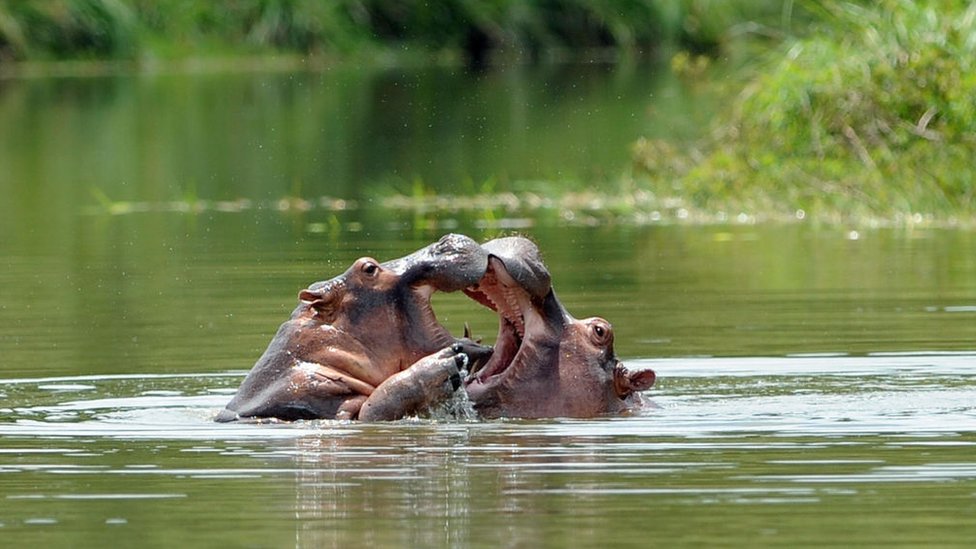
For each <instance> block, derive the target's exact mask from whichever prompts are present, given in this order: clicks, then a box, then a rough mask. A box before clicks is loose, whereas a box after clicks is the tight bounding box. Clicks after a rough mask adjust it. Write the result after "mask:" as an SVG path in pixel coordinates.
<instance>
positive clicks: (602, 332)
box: [590, 321, 611, 345]
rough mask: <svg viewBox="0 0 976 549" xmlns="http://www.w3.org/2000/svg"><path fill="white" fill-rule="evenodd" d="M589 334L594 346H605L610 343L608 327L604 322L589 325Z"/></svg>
mask: <svg viewBox="0 0 976 549" xmlns="http://www.w3.org/2000/svg"><path fill="white" fill-rule="evenodd" d="M590 333H591V335H592V339H593V343H594V344H596V345H606V344H607V343H608V342H609V341H610V337H611V335H610V325H609V324H607V323H606V322H600V321H596V322H593V323H592V324H590Z"/></svg>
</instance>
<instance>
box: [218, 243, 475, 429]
mask: <svg viewBox="0 0 976 549" xmlns="http://www.w3.org/2000/svg"><path fill="white" fill-rule="evenodd" d="M486 266H487V255H486V252H485V251H484V250H483V249H482V248H481V247H480V246H478V244H477V243H476V242H474V241H473V240H471V239H470V238H468V237H466V236H463V235H446V236H444V237H443V238H441V239H440V240H439V241H438V242H436V243H434V244H431V245H429V246H427V247H425V248H423V249H421V250H418V251H417V252H414V253H413V254H410V255H408V256H406V257H403V258H400V259H397V260H393V261H388V262H386V263H382V264H380V263H377V262H376V261H375V260H373V259H371V258H368V257H364V258H361V259H358V260H357V261H356V262H355V263H353V265H352V266H351V267H350V268H349V269H348V270H347V271H346V272H345V273H343V274H341V275H339V276H337V277H335V278H333V279H331V280H327V281H324V282H317V283H315V284H313V285H311V286H309V287H308V288H307V289H305V290H302V292H301V293H300V294H299V300H300V303H299V305H298V307H296V308H295V310H294V311H293V312H292V314H291V318H289V320H288V321H287V322H285V323H284V324H282V325H281V327H280V328H279V329H278V333H277V335H275V337H274V339H273V340H272V341H271V343H270V344H269V345H268V348H267V350H265V352H264V354H263V355H262V356H261V358H260V359H259V360H258V361H257V363H256V364H255V365H254V367H253V368H252V369H251V371H250V372H249V373H248V375H247V377H246V378H245V379H244V381H243V382H242V383H241V386H240V388H239V389H238V391H237V394H236V395H235V396H234V398H233V399H232V400H231V401H230V403H228V404H227V406H226V408H225V409H224V410H222V411H221V412H220V413H219V414H218V415H217V417H216V420H217V421H220V422H225V421H234V420H238V419H241V418H257V417H273V418H278V419H285V420H292V419H314V418H327V419H332V418H336V419H367V420H374V419H375V420H379V419H397V418H399V417H403V416H404V415H407V414H411V413H414V412H415V411H417V410H419V409H423V408H427V407H430V406H431V405H433V404H434V403H436V401H437V400H439V399H443V398H446V397H448V396H450V394H451V393H452V392H453V390H454V389H456V388H457V386H458V384H459V383H460V381H461V380H460V375H459V370H458V366H459V365H460V366H464V365H466V364H467V362H468V360H469V359H468V354H467V353H468V352H477V353H481V354H484V349H485V348H482V347H480V346H474V344H473V343H470V342H460V343H459V342H456V340H455V339H454V338H453V337H452V336H451V335H450V333H448V331H447V330H446V329H445V328H444V327H443V326H441V325H440V324H439V323H438V322H437V318H436V317H435V316H434V312H433V309H432V308H431V305H430V296H431V294H433V292H434V291H445V292H452V291H457V290H460V289H462V288H465V287H469V286H471V285H473V284H476V283H477V282H478V281H479V280H480V279H481V278H482V277H483V275H484V273H485V269H486Z"/></svg>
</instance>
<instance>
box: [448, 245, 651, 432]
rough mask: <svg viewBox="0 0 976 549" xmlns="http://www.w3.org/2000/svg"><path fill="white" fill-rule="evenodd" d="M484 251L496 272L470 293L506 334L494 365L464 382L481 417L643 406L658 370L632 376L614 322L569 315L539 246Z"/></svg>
mask: <svg viewBox="0 0 976 549" xmlns="http://www.w3.org/2000/svg"><path fill="white" fill-rule="evenodd" d="M482 247H483V248H484V249H485V251H486V252H487V253H488V269H487V271H486V273H485V276H484V277H483V278H482V280H481V281H480V282H479V283H478V285H477V286H474V287H471V288H466V289H465V293H466V294H468V296H470V297H471V298H473V299H475V300H476V301H478V302H480V303H482V304H483V305H485V306H487V307H489V308H491V309H492V310H494V311H496V312H497V313H498V316H499V329H498V340H497V341H496V343H495V348H494V353H493V354H492V356H491V358H490V359H488V360H487V361H486V363H485V364H484V366H483V367H481V368H480V369H478V370H477V371H475V369H472V372H471V374H470V375H469V376H468V377H467V378H466V379H465V381H464V386H465V389H466V391H467V393H468V398H469V399H470V400H471V401H472V403H473V405H474V408H475V410H477V411H478V413H479V414H480V415H481V416H483V417H487V418H497V417H520V418H542V417H593V416H598V415H605V414H619V413H622V412H626V411H628V410H633V409H635V408H638V407H640V405H641V397H640V394H639V393H640V391H643V390H645V389H647V388H649V387H650V386H651V385H653V384H654V379H655V374H654V371H653V370H650V369H644V370H638V371H631V370H629V369H627V368H626V367H625V366H624V365H623V364H622V363H621V362H620V361H619V360H617V357H616V355H615V354H614V350H613V329H612V327H611V326H610V323H609V322H607V321H606V320H604V319H602V318H598V317H593V318H586V319H582V320H577V319H576V318H574V317H573V316H572V315H570V314H569V312H568V311H567V310H566V309H565V308H564V307H563V305H562V304H561V303H560V302H559V300H558V299H557V298H556V294H555V293H554V292H553V290H552V283H551V277H550V275H549V271H548V270H547V269H546V266H545V264H544V263H543V262H542V258H541V256H540V254H539V249H538V248H537V247H536V246H535V244H534V243H532V242H531V241H530V240H527V239H525V238H522V237H509V238H500V239H496V240H492V241H490V242H487V243H485V244H484V245H482Z"/></svg>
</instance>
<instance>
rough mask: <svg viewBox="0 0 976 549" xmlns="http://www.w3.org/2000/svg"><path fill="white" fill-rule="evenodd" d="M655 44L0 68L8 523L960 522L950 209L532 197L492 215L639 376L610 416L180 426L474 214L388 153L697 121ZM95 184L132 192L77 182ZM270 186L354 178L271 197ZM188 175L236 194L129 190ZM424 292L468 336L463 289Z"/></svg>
mask: <svg viewBox="0 0 976 549" xmlns="http://www.w3.org/2000/svg"><path fill="white" fill-rule="evenodd" d="M655 74H656V73H651V72H647V71H643V70H641V69H640V68H629V69H618V70H610V69H607V68H592V67H591V68H589V69H586V68H583V69H580V68H576V69H562V70H550V69H547V70H544V71H541V74H533V73H532V72H531V71H527V70H526V71H521V72H520V71H514V70H513V71H507V72H501V73H493V74H490V75H467V76H465V75H463V74H457V73H454V72H452V71H451V70H449V69H436V70H435V69H425V70H421V71H417V72H411V71H387V72H384V71H379V72H377V73H359V72H355V71H346V72H342V71H340V72H339V73H338V74H332V73H327V74H319V73H313V74H260V73H259V74H223V75H158V76H143V77H127V76H120V77H112V78H105V79H80V80H79V79H42V80H35V81H5V82H0V127H3V128H5V131H4V132H3V135H0V166H2V169H0V191H2V193H3V200H2V201H0V261H2V269H0V356H2V357H3V361H2V363H0V539H2V540H3V543H4V545H5V546H6V545H9V546H30V545H38V544H44V545H56V546H66V545H70V546H105V545H107V544H112V545H121V546H131V545H137V544H138V545H144V546H176V545H185V546H214V545H218V544H219V545H221V546H270V547H280V546H290V545H295V546H334V547H360V546H369V545H373V546H454V547H482V546H484V547H497V546H520V547H521V546H543V547H591V546H647V545H651V544H659V545H662V546H713V545H740V546H756V545H764V546H796V545H816V546H822V545H828V544H834V545H886V546H891V545H903V546H920V545H922V546H947V547H949V546H959V547H962V546H970V545H971V544H972V541H973V540H974V539H976V448H974V446H976V404H974V402H976V344H974V337H976V254H974V251H976V238H974V235H973V233H971V232H966V231H952V230H935V229H932V230H928V229H917V228H916V229H865V228H862V227H857V228H855V227H843V226H841V227H824V226H820V227H818V226H814V225H810V224H802V223H801V224H796V225H791V226H762V225H760V226H755V225H748V224H746V225H738V224H731V225H727V226H682V225H658V226H646V227H633V226H627V225H625V224H604V225H601V226H595V227H587V226H579V225H575V224H571V225H568V224H565V223H563V222H561V221H560V220H559V216H552V217H551V218H547V219H544V220H538V221H536V222H534V224H532V225H531V226H529V227H527V228H525V229H523V231H524V232H525V233H527V234H529V235H531V236H532V237H533V238H535V239H536V240H537V242H538V243H539V245H540V248H541V249H542V250H543V251H544V253H545V257H546V261H547V262H548V264H549V266H550V268H551V270H552V272H553V275H554V282H555V286H556V289H557V291H558V293H559V295H560V298H561V300H562V301H563V302H564V303H565V304H566V305H567V307H568V308H569V309H570V310H571V311H572V312H573V313H574V314H575V315H576V316H578V317H584V316H589V315H601V316H604V317H606V318H608V319H609V320H611V321H612V322H613V324H614V328H615V331H616V348H617V351H618V354H620V355H621V356H622V357H623V358H625V360H626V361H627V362H628V363H631V364H642V365H650V366H652V367H653V368H655V370H656V371H657V372H658V375H659V377H658V383H657V385H656V386H655V387H654V388H652V389H651V390H650V391H648V392H647V394H646V397H647V400H648V406H647V407H646V408H645V409H644V410H642V411H641V412H640V413H637V414H634V415H631V416H626V417H615V418H595V419H591V420H573V421H567V420H543V421H517V420H505V421H471V420H468V419H462V418H457V417H447V416H441V417H439V418H438V419H429V418H428V419H410V420H406V421H403V422H398V423H393V424H377V425H368V424H358V423H337V422H297V423H274V424H261V425H225V424H221V425H217V424H214V423H212V422H211V418H212V417H213V415H214V414H215V413H216V412H217V410H219V409H220V408H221V407H222V406H223V405H224V404H225V403H226V402H227V401H228V400H229V399H230V396H231V394H232V393H233V391H234V390H235V388H236V387H237V385H238V384H239V383H240V381H241V379H242V378H243V375H244V372H245V371H246V370H247V369H248V368H249V367H250V366H251V365H252V364H253V362H254V361H255V360H256V359H257V357H258V356H259V355H260V353H261V351H262V350H263V349H264V347H265V346H266V345H267V342H268V341H269V339H270V338H271V336H272V335H273V334H274V331H275V329H276V328H277V326H278V324H279V323H281V322H282V321H283V320H284V319H285V318H286V316H287V314H288V313H289V311H290V310H291V309H292V307H293V306H294V304H295V300H296V298H297V294H298V291H299V290H300V289H301V288H303V287H305V286H306V285H308V284H309V283H311V282H313V281H315V280H321V279H325V278H329V277H331V276H333V275H335V274H337V273H339V272H341V271H343V270H344V269H345V268H346V267H347V266H348V265H349V263H351V262H352V261H353V260H354V259H355V258H357V257H359V256H361V255H367V254H368V255H373V256H375V257H377V258H378V259H381V260H385V259H389V258H392V257H396V256H400V255H403V254H404V253H407V252H409V251H411V250H414V249H416V248H418V247H420V246H422V245H424V244H427V243H429V242H430V241H432V240H434V239H436V238H437V237H438V236H440V234H441V233H442V232H444V230H445V229H444V227H453V229H452V230H456V231H460V232H464V233H466V234H469V235H471V236H472V237H475V238H477V239H486V238H490V237H493V236H496V235H497V234H499V233H500V232H501V231H499V230H497V229H491V228H486V225H484V224H482V223H478V221H479V219H476V218H473V217H477V216H469V215H468V214H466V213H464V212H459V213H453V214H445V215H444V216H441V217H440V218H439V219H438V220H437V222H438V223H436V224H433V225H432V224H430V223H428V221H429V220H428V219H423V218H421V219H418V218H417V217H415V216H414V215H412V214H409V213H408V214H404V213H396V212H384V211H378V210H376V209H375V208H370V207H369V204H370V201H371V200H372V198H371V197H375V196H379V194H381V193H382V192H383V189H388V188H390V187H394V188H396V187H398V186H401V185H406V186H407V187H408V188H409V185H410V181H411V180H412V179H413V178H414V177H420V178H422V179H423V180H424V182H425V184H426V185H429V186H430V187H432V188H442V189H443V188H451V185H453V184H456V183H457V182H458V181H459V180H462V181H463V180H465V179H468V180H470V183H469V184H470V185H472V186H473V187H477V186H478V185H482V184H483V183H484V181H485V180H486V179H489V178H490V177H491V176H492V175H494V176H496V177H498V178H499V179H498V181H499V182H498V183H497V184H498V185H501V186H504V185H509V186H513V187H514V186H516V185H517V184H518V183H517V181H520V180H522V181H524V180H530V179H535V178H547V179H552V178H557V179H558V178H559V177H567V178H569V179H573V178H579V179H580V180H583V181H593V182H594V184H601V183H600V182H601V181H603V180H602V178H603V176H604V175H606V174H613V173H616V171H617V170H619V169H621V167H622V166H623V165H625V164H626V162H627V158H626V154H627V152H626V147H627V143H629V141H630V140H632V139H633V138H635V137H636V136H638V135H640V134H658V135H664V134H668V133H669V132H677V133H679V134H684V135H690V133H691V132H693V129H690V128H688V127H686V126H682V125H680V124H679V123H678V122H677V121H678V120H679V119H682V118H683V119H685V120H694V116H701V113H700V112H697V113H696V114H695V115H694V116H693V115H692V112H693V111H696V106H695V105H696V104H694V103H688V104H685V103H683V101H691V100H690V99H689V98H694V97H695V96H694V94H693V93H691V92H690V91H689V90H682V89H681V87H680V85H679V84H678V83H675V82H673V81H670V80H667V79H666V78H665V79H662V78H661V77H660V76H656V75H655ZM452 79H453V80H452ZM440 81H449V82H451V88H456V89H458V90H460V91H459V92H458V93H456V94H449V93H446V92H445V91H444V90H445V89H448V88H447V87H445V88H440V87H438V86H437V85H436V83H438V82H440ZM407 84H410V85H407ZM510 89H519V90H522V91H523V92H524V93H523V94H522V95H519V96H518V97H521V98H522V99H518V100H517V98H513V97H509V96H506V95H505V94H503V93H502V91H507V90H510ZM364 92H369V93H364ZM472 98H480V100H479V101H475V100H473V99H472ZM394 99H395V101H394ZM523 99H524V101H523ZM523 105H528V106H527V107H526V106H523ZM697 110H701V109H697ZM706 110H707V109H706ZM425 113H426V114H425ZM437 113H440V114H437ZM445 113H448V114H449V116H448V114H445ZM499 113H500V114H499ZM587 113H591V114H587ZM592 113H596V114H592ZM614 113H616V114H614ZM634 113H637V114H636V115H635V114H634ZM655 113H657V114H655ZM660 113H666V114H663V115H662V114H660ZM479 117H480V118H479ZM486 117H487V118H486ZM479 121H480V122H479ZM486 121H487V122H486ZM442 122H443V124H444V126H443V127H439V126H438V125H439V124H441V123H442ZM479 123H480V124H481V125H480V126H479ZM391 124H392V125H391ZM404 124H405V125H406V128H405V129H404V128H402V126H403V125H404ZM430 124H434V126H438V127H434V128H430V127H427V126H428V125H430ZM593 124H605V125H603V126H596V127H591V126H592V125H593ZM482 126H483V127H482ZM10 128H15V129H16V131H14V130H10ZM388 128H399V129H396V130H394V129H390V130H389V131H388V130H387V129H388ZM425 128H426V129H425ZM272 130H273V131H272ZM475 130H477V131H475ZM472 131H475V133H470V132H472ZM478 131H483V132H484V133H477V132H478ZM587 132H590V133H587ZM460 134H463V135H464V136H465V137H463V138H459V137H458V135H460ZM593 136H597V137H599V138H598V139H597V138H592V137H593ZM478 137H480V138H481V139H480V141H479V140H478V139H477V138H478ZM479 143H480V144H481V145H479ZM262 145H263V147H264V148H262ZM269 148H270V150H271V152H268V153H266V154H262V153H261V152H260V151H262V150H264V151H268V150H269ZM567 151H568V152H567ZM604 183H605V182H604ZM462 184H463V183H462ZM93 189H98V190H99V191H100V192H102V193H104V194H105V195H106V196H108V197H109V198H110V199H111V200H113V201H131V203H132V204H135V203H139V204H144V205H148V206H151V207H148V208H145V209H146V210H148V211H142V210H141V209H140V208H134V209H119V210H107V209H105V208H102V207H100V205H99V204H100V203H99V198H98V197H97V195H98V193H97V192H95V191H93ZM408 190H409V189H408ZM473 190H478V189H473ZM377 193H378V194H377ZM283 196H302V197H306V198H308V199H310V200H312V201H313V202H314V201H316V200H318V198H319V197H322V196H328V197H338V198H344V199H348V200H356V201H358V202H359V203H360V205H361V206H360V208H358V209H352V210H343V211H337V210H335V209H326V208H312V209H310V210H308V211H303V210H301V209H295V208H290V209H286V210H284V211H280V210H279V209H278V207H277V204H278V200H279V199H280V198H281V197H283ZM194 198H201V199H208V200H225V201H238V200H246V201H247V203H248V204H249V206H248V207H247V208H238V209H240V210H241V211H237V209H235V208H234V207H227V208H217V207H210V208H206V209H204V210H203V211H201V212H200V213H192V212H180V211H174V210H178V209H179V208H170V207H168V206H167V207H161V206H160V205H165V204H170V203H172V202H177V203H182V204H192V203H193V199H194ZM113 211H114V213H112V212H113ZM435 308H436V310H437V312H438V316H439V318H440V319H441V320H442V322H443V323H444V324H445V325H446V326H448V327H449V328H450V329H451V330H452V331H454V332H456V333H459V332H460V331H461V327H462V326H463V324H464V322H470V323H471V325H472V328H473V329H474V331H475V333H476V334H479V335H482V336H484V337H486V339H488V340H491V339H492V338H493V336H494V333H495V330H496V325H495V320H494V318H493V316H492V315H491V314H490V313H488V312H486V311H484V310H481V309H479V308H478V307H477V306H476V305H474V304H473V303H472V302H470V301H469V300H467V299H466V298H464V297H463V296H458V295H444V296H437V299H436V300H435Z"/></svg>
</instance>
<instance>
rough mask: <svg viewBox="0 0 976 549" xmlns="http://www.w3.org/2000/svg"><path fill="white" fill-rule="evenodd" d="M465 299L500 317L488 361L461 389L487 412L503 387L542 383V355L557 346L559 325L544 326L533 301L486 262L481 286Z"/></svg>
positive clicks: (499, 267)
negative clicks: (531, 381) (531, 379)
mask: <svg viewBox="0 0 976 549" xmlns="http://www.w3.org/2000/svg"><path fill="white" fill-rule="evenodd" d="M465 293H466V294H467V295H468V296H469V297H471V298H472V299H474V300H475V301H478V302H479V303H481V304H483V305H485V306H486V307H488V308H490V309H492V310H493V311H495V312H497V313H498V337H497V339H496V342H495V346H494V351H493V353H492V354H491V358H490V359H488V360H487V361H486V362H485V363H484V365H483V366H481V367H479V368H472V370H471V373H470V375H468V377H467V378H466V379H465V381H464V386H465V390H466V391H467V392H468V397H469V398H470V399H471V400H472V401H473V402H475V403H476V405H477V404H479V403H480V404H481V405H482V406H486V405H487V403H488V402H491V401H492V400H494V398H495V396H496V393H498V392H501V391H504V390H505V387H506V385H508V384H513V383H518V382H521V381H525V379H526V378H529V377H540V375H543V376H544V375H545V374H546V372H541V371H540V370H541V369H543V368H542V367H540V366H541V364H543V363H544V362H547V361H545V360H544V359H543V358H542V356H541V355H544V354H546V352H545V351H544V349H546V348H548V347H550V346H551V344H553V343H554V342H556V341H558V339H559V334H558V333H557V332H558V328H559V327H560V326H561V324H560V323H553V322H552V321H551V319H549V320H548V321H547V318H546V316H545V315H544V314H543V311H542V310H540V308H539V307H538V306H537V304H536V303H535V302H534V300H533V298H532V296H531V295H530V294H529V292H527V291H526V290H525V289H523V288H522V286H521V285H520V284H519V283H518V282H517V281H516V280H515V279H514V278H512V276H511V274H510V273H509V272H508V270H507V269H506V266H505V264H504V263H502V261H501V260H499V259H498V258H496V257H494V256H489V259H488V269H487V271H486V274H485V276H484V277H483V279H482V280H481V282H480V283H479V284H478V285H477V286H475V287H471V288H467V289H465Z"/></svg>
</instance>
